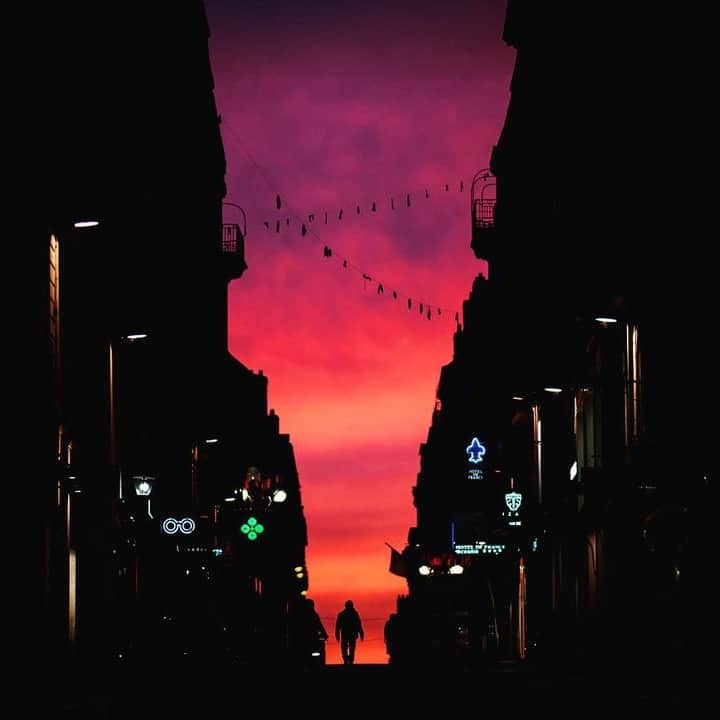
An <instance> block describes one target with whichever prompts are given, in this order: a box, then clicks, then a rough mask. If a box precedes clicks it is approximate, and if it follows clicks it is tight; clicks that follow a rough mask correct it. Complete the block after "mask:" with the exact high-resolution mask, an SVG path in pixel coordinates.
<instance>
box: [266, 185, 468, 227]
mask: <svg viewBox="0 0 720 720" xmlns="http://www.w3.org/2000/svg"><path fill="white" fill-rule="evenodd" d="M443 186H444V188H445V192H449V191H450V183H444V184H443ZM459 188H460V192H463V191H464V189H465V183H464V181H463V180H460V184H459ZM423 192H424V194H425V199H426V200H429V199H430V188H427V187H426V188H424V190H423ZM275 198H276V201H275V205H276V207H277V209H280V208H281V207H282V204H281V198H280V195H279V194H276V196H275ZM405 207H408V208H409V207H412V193H405ZM390 209H391V210H395V196H394V195H391V196H390ZM377 211H378V207H377V201H376V200H373V201H372V203H371V204H370V212H373V213H377ZM323 212H324V217H325V224H326V225H327V224H328V211H327V210H325V211H323ZM361 213H362V204H361V203H355V214H356V215H360V214H361ZM307 217H308V223H311V222H313V221H314V220H315V213H314V212H309V213H307ZM344 217H345V212H344V209H343V208H340V209H339V210H338V213H337V219H338V220H342V219H343V218H344Z"/></svg>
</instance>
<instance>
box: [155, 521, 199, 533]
mask: <svg viewBox="0 0 720 720" xmlns="http://www.w3.org/2000/svg"><path fill="white" fill-rule="evenodd" d="M194 530H195V521H194V520H193V519H192V518H183V519H182V520H176V519H175V518H165V520H163V523H162V531H163V532H164V533H165V534H166V535H174V534H175V533H176V532H181V533H182V534H183V535H190V533H192V532H194Z"/></svg>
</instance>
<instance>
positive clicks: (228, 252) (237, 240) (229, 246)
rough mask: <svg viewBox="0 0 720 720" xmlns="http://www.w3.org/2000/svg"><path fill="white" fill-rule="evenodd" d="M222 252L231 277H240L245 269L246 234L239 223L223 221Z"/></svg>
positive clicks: (227, 271)
mask: <svg viewBox="0 0 720 720" xmlns="http://www.w3.org/2000/svg"><path fill="white" fill-rule="evenodd" d="M220 249H221V252H222V256H223V266H224V268H225V271H226V275H227V277H228V278H229V279H235V278H239V277H240V276H241V275H242V274H243V273H244V272H245V270H247V264H246V262H245V236H244V235H243V234H242V231H241V230H240V226H239V225H238V224H237V223H223V226H222V238H221V247H220Z"/></svg>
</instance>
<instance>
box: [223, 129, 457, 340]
mask: <svg viewBox="0 0 720 720" xmlns="http://www.w3.org/2000/svg"><path fill="white" fill-rule="evenodd" d="M225 127H226V128H228V125H227V124H225ZM228 129H229V131H230V133H231V134H232V135H233V137H234V139H235V140H236V142H237V143H238V145H239V146H240V147H241V149H242V152H243V153H244V154H245V156H246V157H247V159H248V160H249V161H250V163H251V164H252V165H253V166H254V168H255V169H256V170H257V172H258V173H259V174H260V176H261V177H262V178H263V179H264V181H265V183H266V184H267V186H268V187H269V188H270V189H272V188H273V186H275V187H277V185H274V183H273V182H272V181H271V179H270V178H269V177H268V175H267V173H266V172H265V171H264V170H263V168H262V167H261V166H260V165H259V163H258V162H257V161H256V160H255V158H254V157H253V156H252V155H251V154H250V152H249V151H248V150H247V149H246V148H245V147H244V145H243V143H242V142H241V141H240V139H239V138H238V137H237V134H236V133H235V132H234V130H233V129H232V128H228ZM445 187H446V189H447V188H448V187H449V184H446V186H445ZM463 187H464V185H463V182H462V180H461V181H460V190H461V191H462V189H463ZM425 193H426V195H425V196H426V198H429V191H428V189H427V188H426V189H425ZM406 198H407V206H408V207H410V193H407V195H406ZM275 206H276V208H277V209H278V210H279V209H281V208H284V209H285V211H286V213H288V215H286V218H285V220H286V225H287V226H289V225H290V218H291V217H292V218H293V219H294V221H295V222H296V223H297V226H298V227H299V228H300V233H301V236H302V237H307V236H308V235H309V236H311V237H313V238H314V239H315V240H316V241H317V242H318V243H319V244H321V245H322V250H323V257H324V258H325V259H327V260H329V261H332V260H337V261H338V262H339V263H340V264H341V267H342V268H343V270H351V271H353V272H356V273H358V274H359V275H360V276H361V279H362V283H363V289H366V286H367V284H372V283H375V284H376V285H377V294H378V295H384V293H385V287H386V286H387V285H388V283H387V282H381V281H380V280H378V279H377V278H375V277H373V276H372V275H370V274H369V273H367V272H366V271H365V270H363V269H362V268H360V267H359V266H357V265H356V264H355V263H353V262H351V261H350V259H349V258H346V257H343V256H342V255H339V254H338V253H337V252H335V251H334V250H333V248H332V247H331V246H329V245H327V244H326V243H324V242H323V241H322V240H321V238H320V236H319V235H318V234H317V233H316V232H315V230H314V229H313V228H312V227H310V223H311V222H312V221H313V220H314V218H315V214H314V213H308V214H304V215H303V216H302V217H307V218H308V223H307V224H306V223H305V222H304V221H303V220H301V219H300V215H299V214H298V213H297V212H296V211H295V210H294V209H293V208H292V207H291V206H290V204H289V203H288V202H287V198H283V197H281V194H280V193H279V192H277V191H276V192H275ZM390 207H391V209H392V210H394V209H395V200H394V197H391V198H390ZM376 208H377V205H376V202H375V201H373V203H372V206H371V209H372V212H376ZM356 213H357V214H358V215H359V214H360V205H359V204H356ZM342 217H343V210H342V209H340V211H339V213H338V219H339V220H342ZM324 222H325V224H326V225H327V224H328V211H327V210H325V211H324ZM264 224H265V226H266V227H267V228H268V229H269V221H265V223H264ZM275 231H276V232H277V233H279V232H280V220H277V221H276V225H275ZM400 298H405V299H406V301H407V307H408V310H411V309H412V306H413V298H412V297H410V296H409V295H407V294H405V293H403V292H401V291H400V290H397V289H393V290H392V299H393V300H394V301H397V300H399V299H400ZM415 301H416V303H418V308H419V315H420V316H422V315H425V317H427V319H428V320H430V319H432V317H433V314H432V310H431V307H434V308H435V309H436V311H437V315H438V316H441V315H442V310H444V309H447V308H442V307H441V306H440V305H438V304H432V305H431V304H430V303H427V302H425V301H420V300H418V299H417V298H416V299H415ZM425 308H427V312H424V310H425ZM454 313H455V322H456V324H457V325H458V327H459V325H460V313H459V312H458V311H454Z"/></svg>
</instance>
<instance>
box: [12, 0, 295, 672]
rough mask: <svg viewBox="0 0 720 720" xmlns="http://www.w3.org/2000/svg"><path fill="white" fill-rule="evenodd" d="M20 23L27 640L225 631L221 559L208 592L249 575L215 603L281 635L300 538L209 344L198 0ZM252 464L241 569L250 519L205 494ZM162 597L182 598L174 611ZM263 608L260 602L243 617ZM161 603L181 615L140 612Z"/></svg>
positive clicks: (239, 379)
mask: <svg viewBox="0 0 720 720" xmlns="http://www.w3.org/2000/svg"><path fill="white" fill-rule="evenodd" d="M24 21H25V22H26V23H28V22H30V19H29V18H24ZM20 26H23V27H24V25H23V24H22V22H20ZM32 27H33V28H34V30H33V39H34V41H35V43H34V45H33V46H32V48H33V49H34V50H35V51H36V52H37V63H36V66H35V67H36V70H34V71H33V69H32V68H27V69H26V70H27V72H26V73H25V74H24V75H23V78H24V79H25V80H26V88H21V89H22V90H23V92H22V93H21V94H20V96H19V100H18V103H19V106H20V107H19V108H18V109H19V110H20V111H21V112H22V113H24V116H25V118H26V122H25V123H24V126H23V127H22V128H21V131H22V134H20V135H19V136H18V137H19V138H26V137H29V138H30V141H29V142H28V143H27V144H26V146H25V148H24V149H25V155H24V157H23V158H22V163H21V164H20V165H19V166H18V167H17V168H13V170H16V172H15V173H14V178H15V183H16V188H15V189H16V192H14V193H13V194H12V195H11V197H13V198H15V197H17V206H16V210H17V213H16V214H13V216H12V217H10V218H8V219H7V221H6V223H5V225H6V231H7V236H8V238H9V245H10V246H11V249H12V250H13V265H12V267H13V271H17V272H18V273H19V274H20V275H21V276H22V277H23V278H24V279H25V281H24V283H23V284H22V286H21V287H19V288H18V294H17V297H16V298H15V299H16V302H17V308H18V310H17V315H18V326H19V332H18V335H17V338H18V346H19V347H22V348H23V352H24V354H25V356H26V357H28V358H32V359H33V360H36V361H37V362H33V363H27V364H26V365H27V366H26V367H20V368H19V369H18V371H17V375H16V377H17V379H18V382H17V385H18V388H19V389H20V392H18V393H17V396H16V397H14V398H13V402H12V404H11V408H12V409H13V412H14V413H15V423H16V426H17V427H18V428H22V434H23V444H22V446H21V445H20V443H18V444H17V447H18V448H19V447H27V448H28V452H27V453H20V452H18V453H17V454H18V455H19V456H20V457H22V459H23V465H22V467H23V476H26V477H29V478H32V479H33V481H32V482H29V483H27V485H28V489H27V495H26V496H25V502H26V503H27V505H28V507H30V508H32V513H30V515H31V516H30V517H29V519H28V523H29V524H31V526H32V527H31V528H30V533H29V536H30V537H31V538H32V541H31V544H30V547H31V550H30V553H29V559H28V564H29V565H30V566H31V567H32V568H33V569H34V573H33V584H32V586H31V587H30V589H29V592H28V597H29V600H30V606H31V607H32V608H33V610H34V611H35V612H36V617H37V618H40V619H41V622H40V625H41V627H42V637H43V639H42V641H41V647H42V649H43V654H44V656H45V657H48V658H50V657H52V656H53V655H54V653H55V652H56V651H59V652H62V651H64V649H65V648H66V647H69V648H71V649H77V650H79V651H80V652H81V654H83V655H87V656H88V657H92V656H93V655H95V654H97V653H99V654H101V655H102V654H103V653H107V652H108V651H110V650H111V649H116V650H117V649H118V648H121V647H125V646H126V645H127V644H128V643H138V642H139V640H138V638H139V636H141V635H143V634H144V635H145V639H146V640H147V639H148V638H150V637H151V635H155V634H157V636H158V637H162V636H163V633H164V632H166V631H167V632H168V633H170V634H171V635H173V637H174V638H175V639H176V640H177V641H178V642H180V643H181V642H182V641H181V640H180V638H181V637H185V636H190V635H192V634H193V633H194V634H195V635H197V636H200V635H202V634H203V633H204V630H203V628H205V629H207V628H209V627H210V625H209V624H208V623H210V624H212V623H215V625H216V626H217V627H218V628H219V629H220V631H222V632H225V630H224V629H223V628H225V626H226V625H227V622H226V617H225V615H224V614H223V613H222V612H221V611H220V609H219V608H218V603H219V602H221V601H222V597H220V594H219V593H218V591H215V590H212V591H211V588H210V585H211V584H212V583H211V580H213V579H214V578H217V577H221V576H222V578H224V579H223V582H221V583H217V584H216V586H217V587H219V588H220V589H221V590H222V589H224V588H228V587H231V586H233V587H242V588H246V587H247V588H249V589H248V590H247V592H246V591H245V589H243V590H242V593H244V594H242V593H241V595H242V598H243V599H244V600H247V602H246V603H245V605H243V606H242V608H239V607H235V608H234V613H235V615H236V616H239V615H242V616H243V617H244V618H245V620H246V622H248V623H249V625H251V626H254V625H263V624H264V626H265V627H271V628H274V629H272V630H270V632H275V633H276V634H278V635H280V636H282V634H283V627H282V616H283V612H284V611H283V609H282V604H283V603H282V600H283V598H281V595H282V592H285V593H288V594H292V596H293V597H295V595H296V594H297V593H298V592H299V589H302V587H300V588H299V579H298V578H297V577H296V576H295V572H294V571H293V568H295V567H300V566H302V567H303V570H305V568H304V565H305V562H304V548H305V545H306V542H307V540H306V532H305V524H304V517H303V514H302V505H301V502H300V490H299V483H298V478H297V469H296V466H295V461H294V457H293V453H292V446H291V445H290V443H289V439H288V436H287V435H282V434H280V433H279V429H278V425H277V418H276V417H275V416H274V414H273V413H270V414H268V413H267V407H266V405H267V389H266V381H265V379H264V378H262V377H260V378H258V377H257V376H254V374H253V373H250V371H248V370H247V369H245V368H243V367H242V366H241V365H240V364H239V363H238V362H237V361H235V360H234V359H232V358H230V357H229V355H228V352H227V324H228V315H227V286H228V283H229V282H230V281H231V280H232V279H235V278H239V277H240V276H241V275H242V273H243V272H244V270H245V268H246V265H245V259H244V235H243V233H244V229H242V228H240V226H239V225H233V224H223V218H222V200H223V197H224V195H225V182H224V174H225V156H224V151H223V146H222V140H221V136H220V130H219V125H220V117H219V116H218V113H217V109H216V106H215V100H214V95H213V78H212V72H211V68H210V62H209V55H208V35H209V29H208V25H207V20H206V18H205V13H204V7H203V3H202V2H199V1H198V2H188V3H182V4H181V5H178V4H176V3H169V2H162V3H152V4H151V6H148V7H142V8H136V7H130V6H126V5H122V4H113V6H112V7H102V8H101V7H99V6H98V5H97V4H94V3H79V4H73V5H72V6H58V7H51V8H45V9H44V10H43V13H42V14H41V16H38V17H37V18H33V20H32ZM28 50H29V52H30V51H31V49H30V48H28ZM31 365H32V367H30V366H31ZM238 418H240V419H238ZM248 428H252V429H253V431H252V438H253V441H250V440H249V439H248V436H247V434H246V432H245V431H246V430H247V429H248ZM215 441H217V443H218V446H219V447H222V448H223V450H222V451H221V460H220V462H214V465H213V460H212V452H213V449H214V444H215ZM250 449H252V452H250ZM253 466H257V467H258V468H259V469H260V472H261V473H262V474H263V478H265V477H268V478H272V482H274V483H276V487H275V488H274V489H276V490H278V489H281V488H282V489H284V491H285V492H286V498H285V501H284V502H283V503H278V509H277V511H274V512H273V515H272V520H270V516H269V519H268V520H267V523H266V525H267V528H266V530H265V532H266V535H267V538H272V539H270V540H269V541H268V542H266V543H265V545H266V546H271V547H275V548H276V549H275V551H274V552H271V553H270V554H269V555H267V556H266V557H265V562H264V563H263V566H262V568H261V569H258V567H256V565H257V563H256V561H255V560H254V559H252V558H251V556H250V555H248V554H247V553H243V552H240V551H239V550H240V549H241V548H242V544H241V541H240V540H239V539H237V538H239V537H241V536H243V537H247V536H249V533H250V531H248V532H243V530H242V527H243V526H244V523H240V525H239V526H237V525H236V524H234V519H235V514H234V512H232V511H231V510H230V508H231V506H232V503H231V502H226V498H228V497H231V496H232V488H233V485H232V482H231V481H232V480H236V481H237V482H236V483H235V484H234V489H236V490H238V491H239V489H240V488H241V486H242V482H243V481H244V479H245V477H246V475H247V473H248V472H249V468H251V467H253ZM223 476H224V477H225V478H226V479H227V480H228V483H229V485H228V487H221V484H220V483H219V482H218V480H217V478H219V477H223ZM228 492H230V493H231V494H230V495H228ZM263 497H264V496H263ZM238 504H239V503H238ZM280 505H282V508H280ZM265 510H267V508H265ZM256 522H258V523H259V522H260V520H259V517H258V518H256ZM274 523H277V525H278V527H273V524H274ZM229 526H232V527H233V529H234V532H235V536H234V537H235V539H231V538H230V536H229V532H230V531H229V529H228V528H229ZM253 534H254V536H255V537H254V538H253V539H257V537H258V535H259V530H258V529H257V528H256V530H255V531H253ZM281 538H282V540H281ZM263 539H265V538H263ZM261 545H262V543H261V542H259V541H258V542H257V546H258V547H260V546H261ZM280 566H282V570H279V569H277V568H280ZM281 572H282V573H285V574H286V575H287V579H286V580H285V579H284V580H283V582H280V580H278V577H279V576H280V574H281ZM283 578H285V575H283ZM304 578H305V580H304V582H305V583H306V582H307V580H306V578H307V571H306V570H305V572H304ZM183 583H185V584H184V585H183ZM191 585H192V590H190V589H189V588H190V586H191ZM263 586H264V587H263ZM213 587H215V585H213ZM279 587H282V588H283V589H282V591H281V590H278V589H277V588H279ZM180 596H186V597H187V599H188V600H189V599H191V598H192V599H193V601H196V602H194V603H190V604H189V605H187V607H186V608H184V609H183V608H181V604H182V603H180V602H179V601H178V600H177V598H179V597H180ZM248 598H249V599H248ZM285 599H286V598H285ZM251 601H252V602H251ZM253 603H254V604H253ZM268 605H272V608H273V609H272V612H271V613H270V615H271V616H272V617H271V618H270V619H269V620H267V621H265V622H264V623H261V622H259V621H258V622H255V619H253V620H248V618H257V617H258V616H259V615H261V614H263V613H265V614H267V612H268V610H267V607H266V606H268ZM278 607H279V608H280V609H279V610H278V609H277V608H278ZM193 608H195V609H193ZM203 608H204V609H203ZM202 615H204V616H205V617H206V620H207V622H205V621H201V619H200V617H201V616H202ZM171 616H172V617H173V618H174V620H173V622H178V623H179V622H180V621H179V618H180V617H183V620H182V622H184V623H185V628H186V631H187V632H186V633H183V632H180V631H179V630H178V629H177V628H179V625H173V626H172V628H170V629H168V628H166V627H163V628H159V627H158V624H160V625H162V623H161V622H160V621H161V620H162V621H163V622H165V621H167V618H170V617H171ZM163 618H164V620H163ZM203 623H205V624H204V625H203ZM145 630H147V633H145ZM113 635H115V637H113ZM278 642H281V641H278Z"/></svg>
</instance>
